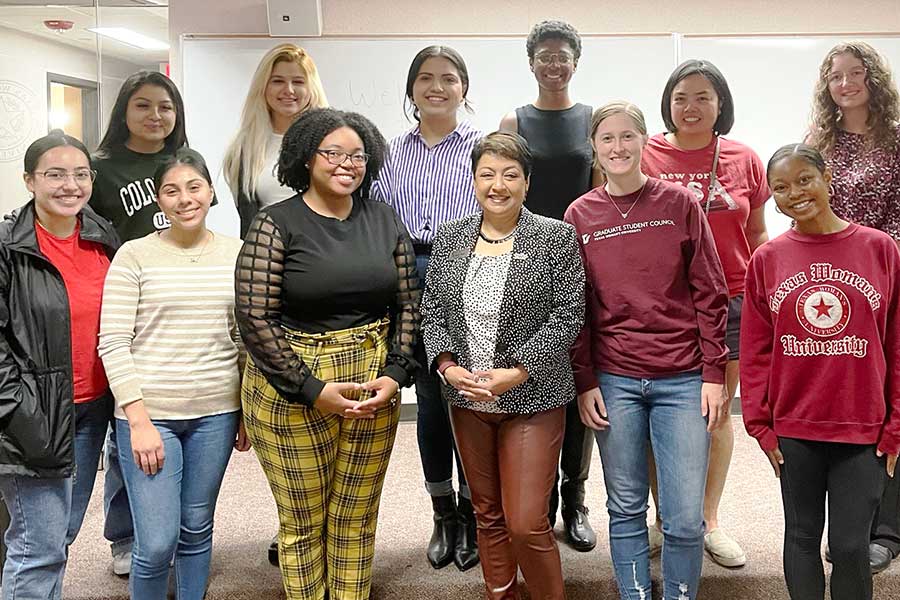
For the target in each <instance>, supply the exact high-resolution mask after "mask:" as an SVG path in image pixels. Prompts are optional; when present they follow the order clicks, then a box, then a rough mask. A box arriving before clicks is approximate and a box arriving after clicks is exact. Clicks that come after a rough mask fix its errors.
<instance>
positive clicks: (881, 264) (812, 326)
mask: <svg viewBox="0 0 900 600" xmlns="http://www.w3.org/2000/svg"><path fill="white" fill-rule="evenodd" d="M898 330H900V250H898V249H897V245H896V243H895V242H894V241H893V240H892V239H891V238H890V237H889V236H888V235H887V234H884V233H882V232H880V231H877V230H875V229H869V228H867V227H862V226H860V225H855V224H850V226H848V227H847V228H846V229H844V230H843V231H840V232H838V233H833V234H828V235H807V234H801V233H798V232H796V231H789V232H787V233H785V234H783V235H781V236H779V237H778V238H776V239H774V240H772V241H771V242H769V243H767V244H764V245H763V246H762V247H760V248H759V249H758V250H757V251H756V252H755V253H754V254H753V257H752V258H751V259H750V265H749V268H748V271H747V282H746V288H745V297H744V307H743V316H742V319H741V407H742V409H743V417H744V424H745V425H746V427H747V432H748V433H749V434H750V435H752V436H753V437H755V438H756V439H757V441H758V442H759V445H760V446H761V447H762V448H763V450H773V449H775V448H776V447H777V445H778V440H777V437H776V436H781V437H789V438H799V439H805V440H815V441H826V442H843V443H850V444H877V445H878V449H879V450H882V451H883V452H886V453H890V454H896V453H897V451H898V450H900V331H898Z"/></svg>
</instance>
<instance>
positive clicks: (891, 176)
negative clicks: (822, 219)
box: [808, 42, 900, 243]
mask: <svg viewBox="0 0 900 600" xmlns="http://www.w3.org/2000/svg"><path fill="white" fill-rule="evenodd" d="M812 121H813V122H812V128H811V131H810V134H809V138H808V142H809V143H810V145H812V146H815V147H816V148H817V149H819V150H820V151H821V152H822V154H823V155H824V156H825V158H826V160H827V161H828V162H829V166H830V167H831V171H832V174H833V176H834V180H833V181H834V192H833V194H832V207H833V209H834V211H835V213H837V214H838V215H839V216H841V217H844V218H846V219H848V220H850V221H853V222H855V223H859V224H860V225H865V226H867V227H872V228H875V229H880V230H881V231H884V232H885V233H887V234H888V235H890V236H891V237H893V238H894V239H895V240H898V243H900V124H898V121H900V96H898V93H897V86H896V84H895V83H894V79H893V77H892V75H891V71H890V69H889V68H888V66H887V63H886V62H885V60H884V58H883V57H882V56H881V55H879V53H878V51H876V50H875V49H874V48H873V47H872V46H870V45H868V44H865V43H862V42H852V43H843V44H838V45H837V46H835V47H834V48H832V49H831V50H830V51H829V52H828V54H827V55H826V56H825V59H824V60H823V61H822V65H821V67H820V68H819V79H818V82H817V83H816V90H815V97H814V99H813V114H812Z"/></svg>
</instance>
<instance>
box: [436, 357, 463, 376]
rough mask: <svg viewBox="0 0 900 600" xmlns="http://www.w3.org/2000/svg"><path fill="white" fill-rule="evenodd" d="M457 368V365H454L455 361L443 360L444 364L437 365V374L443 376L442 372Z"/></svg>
mask: <svg viewBox="0 0 900 600" xmlns="http://www.w3.org/2000/svg"><path fill="white" fill-rule="evenodd" d="M458 366H459V365H458V364H456V361H455V360H452V359H451V360H445V361H444V362H442V363H441V364H439V365H438V366H437V372H438V373H439V374H441V375H443V374H444V371H446V370H447V369H449V368H450V367H458Z"/></svg>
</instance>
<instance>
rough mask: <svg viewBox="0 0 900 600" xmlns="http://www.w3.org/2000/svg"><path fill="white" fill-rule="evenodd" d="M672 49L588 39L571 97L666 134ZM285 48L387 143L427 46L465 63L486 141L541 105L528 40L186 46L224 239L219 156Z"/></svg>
mask: <svg viewBox="0 0 900 600" xmlns="http://www.w3.org/2000/svg"><path fill="white" fill-rule="evenodd" d="M674 40H675V38H674V37H673V36H671V35H655V36H614V37H613V36H610V37H606V36H585V37H584V38H583V51H582V56H581V60H580V61H579V64H578V70H577V72H576V73H575V76H574V77H573V79H572V85H571V89H572V95H573V97H574V98H575V99H576V100H577V101H579V102H584V103H585V104H590V105H592V106H594V107H596V106H599V105H601V104H603V103H605V102H608V101H610V100H619V99H625V100H630V101H632V102H635V103H636V104H638V105H639V106H640V107H641V108H642V109H643V110H644V111H645V113H646V117H647V121H648V123H647V124H648V127H649V128H650V130H651V131H660V130H662V127H663V125H662V117H661V116H660V114H659V98H660V94H661V92H662V87H663V84H664V83H665V81H666V79H667V78H668V76H669V73H670V72H671V71H672V69H673V68H674V66H675V60H676V56H677V53H676V48H675V45H674ZM283 41H292V42H293V43H296V44H297V45H299V46H302V47H303V48H305V49H306V50H307V51H308V52H309V53H310V55H311V56H312V57H313V59H314V60H315V61H316V67H317V68H318V70H319V75H320V77H321V79H322V84H323V86H324V87H325V92H326V94H327V95H328V101H329V103H330V104H331V105H332V106H334V107H336V108H340V109H344V110H352V111H356V112H360V113H362V114H364V115H366V116H367V117H369V118H370V119H371V120H372V121H373V122H374V123H375V124H376V125H377V126H378V127H379V129H380V130H381V132H382V134H384V136H385V137H386V138H388V139H390V138H391V137H393V136H395V135H398V134H399V133H401V132H403V131H405V130H407V129H409V128H410V127H411V126H412V124H411V123H410V122H409V121H407V120H406V118H405V117H404V114H403V99H404V97H405V94H404V89H405V86H406V74H407V70H408V69H409V64H410V62H412V59H413V57H414V56H415V55H416V53H417V52H418V51H419V50H421V49H422V48H424V47H426V46H429V45H432V44H441V45H446V46H451V47H453V48H454V49H456V50H457V51H459V53H460V54H461V55H462V57H463V59H464V60H465V61H466V65H467V67H468V69H469V80H470V86H469V94H468V98H469V100H470V102H471V103H472V105H473V108H474V110H475V114H474V115H468V114H467V113H464V112H461V117H463V118H467V119H469V120H470V121H471V122H472V123H473V124H474V125H475V126H476V127H479V128H481V129H482V130H483V131H486V132H489V131H494V130H495V129H497V125H498V124H499V123H500V119H501V118H502V117H503V115H504V114H506V113H507V112H508V111H510V110H512V109H514V108H516V107H517V106H522V105H524V104H528V103H530V102H533V101H534V100H535V99H536V97H537V83H536V82H535V80H534V77H533V75H532V73H531V71H530V70H529V68H528V57H527V55H526V53H525V38H524V37H521V38H515V37H502V38H499V37H498V38H476V37H460V38H453V39H440V38H397V39H387V38H315V39H309V38H303V39H295V40H282V39H278V40H272V39H268V38H230V39H228V38H200V37H197V38H192V37H189V36H188V37H185V39H184V40H183V43H182V52H183V57H182V65H183V78H184V79H183V81H182V82H181V84H180V88H181V91H182V94H183V95H184V100H185V105H186V112H187V119H186V120H187V123H186V124H187V133H188V139H189V140H190V143H191V146H192V147H193V148H195V149H196V150H198V151H199V152H201V153H202V154H203V156H204V157H205V158H206V160H207V161H208V163H209V166H210V169H211V170H212V172H213V174H214V176H216V178H217V182H216V191H217V194H218V197H219V205H218V206H217V207H216V208H214V209H213V210H212V211H211V213H210V216H209V224H210V227H211V228H213V229H215V230H217V231H221V232H222V233H226V234H229V235H235V236H236V235H237V233H238V216H237V211H236V210H235V208H234V202H233V201H232V199H231V195H230V194H229V193H228V188H227V186H226V185H225V182H224V180H223V179H222V178H221V164H222V157H223V155H224V152H225V147H226V145H227V144H228V142H229V140H230V139H231V137H232V136H233V135H234V132H235V130H236V129H237V127H238V121H239V118H240V112H241V108H242V107H243V103H244V98H245V97H246V95H247V89H248V87H249V85H250V78H251V77H252V75H253V72H254V71H255V69H256V66H257V64H258V63H259V60H260V58H262V56H263V55H264V54H265V53H266V52H267V51H268V50H269V49H270V48H272V47H273V46H275V45H276V44H278V43H280V42H283Z"/></svg>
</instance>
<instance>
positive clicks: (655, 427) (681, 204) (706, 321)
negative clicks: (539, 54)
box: [565, 102, 728, 600]
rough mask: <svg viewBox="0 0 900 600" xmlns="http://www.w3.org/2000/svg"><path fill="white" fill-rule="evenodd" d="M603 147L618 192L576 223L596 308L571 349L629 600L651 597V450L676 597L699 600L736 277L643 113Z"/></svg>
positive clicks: (608, 118) (611, 119)
mask: <svg viewBox="0 0 900 600" xmlns="http://www.w3.org/2000/svg"><path fill="white" fill-rule="evenodd" d="M591 143H592V145H593V147H594V152H595V156H596V159H595V161H596V164H597V166H598V167H600V168H601V169H602V170H603V173H604V175H605V176H606V183H605V184H604V185H601V186H599V187H597V188H595V189H594V190H591V191H590V192H588V193H587V194H585V195H584V196H582V197H581V198H579V199H578V200H576V201H575V202H574V203H572V205H571V206H569V208H568V210H567V211H566V215H565V220H566V222H568V223H571V224H572V225H573V226H574V227H575V230H576V232H577V233H578V239H579V241H580V242H581V258H582V260H583V261H584V267H585V272H586V275H587V305H588V306H589V307H590V309H589V310H588V314H587V315H586V323H585V327H584V329H583V330H582V332H581V334H580V335H579V336H578V339H577V340H576V342H575V345H574V346H573V347H572V367H573V370H574V372H575V386H576V388H577V390H578V409H579V413H580V415H581V419H582V421H583V422H584V424H585V425H587V426H588V427H590V428H592V429H595V430H596V435H595V437H596V439H597V445H598V446H599V448H600V458H601V459H602V462H603V475H604V481H605V483H606V491H607V496H608V501H607V509H608V511H609V542H610V551H611V554H612V560H613V565H614V568H615V573H616V581H617V583H618V586H619V593H620V595H621V597H622V598H639V597H640V598H644V597H647V598H649V597H650V591H651V590H650V557H649V552H650V547H649V540H648V537H647V500H648V494H649V480H648V470H649V469H648V465H647V447H648V440H652V443H653V448H654V451H655V452H656V458H657V460H656V470H657V476H658V480H659V488H660V510H661V511H662V513H663V514H664V515H665V516H666V519H665V520H664V522H663V536H664V538H665V544H664V545H663V560H662V565H663V587H664V590H663V596H664V597H665V598H686V599H689V600H690V599H694V598H697V597H698V594H697V587H698V585H699V581H700V570H701V567H702V564H703V533H704V526H703V491H704V488H705V483H706V467H707V459H708V454H709V431H711V430H712V429H714V428H715V427H716V425H717V423H718V422H719V421H720V419H722V418H723V415H722V410H723V409H724V406H725V392H724V386H723V383H724V381H725V363H726V360H727V350H726V347H725V324H726V319H727V312H728V294H727V287H726V285H725V275H724V273H723V271H722V264H721V262H720V261H719V257H718V255H717V254H716V247H715V242H714V241H713V237H712V233H711V232H710V229H709V224H708V223H707V221H706V216H705V215H704V214H703V208H702V207H701V206H700V203H698V202H697V201H696V200H695V199H694V196H693V194H691V192H690V191H688V190H687V189H685V188H684V187H682V186H680V185H677V184H674V183H671V182H668V181H662V180H660V179H654V178H651V177H647V176H646V175H644V174H643V173H641V153H642V151H643V149H644V146H645V144H646V143H647V127H646V125H645V123H644V115H643V114H642V113H641V111H640V109H638V107H636V106H634V105H633V104H629V103H627V102H613V103H610V104H607V105H605V106H602V107H600V108H598V109H597V110H596V111H595V112H594V115H593V117H592V119H591Z"/></svg>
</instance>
